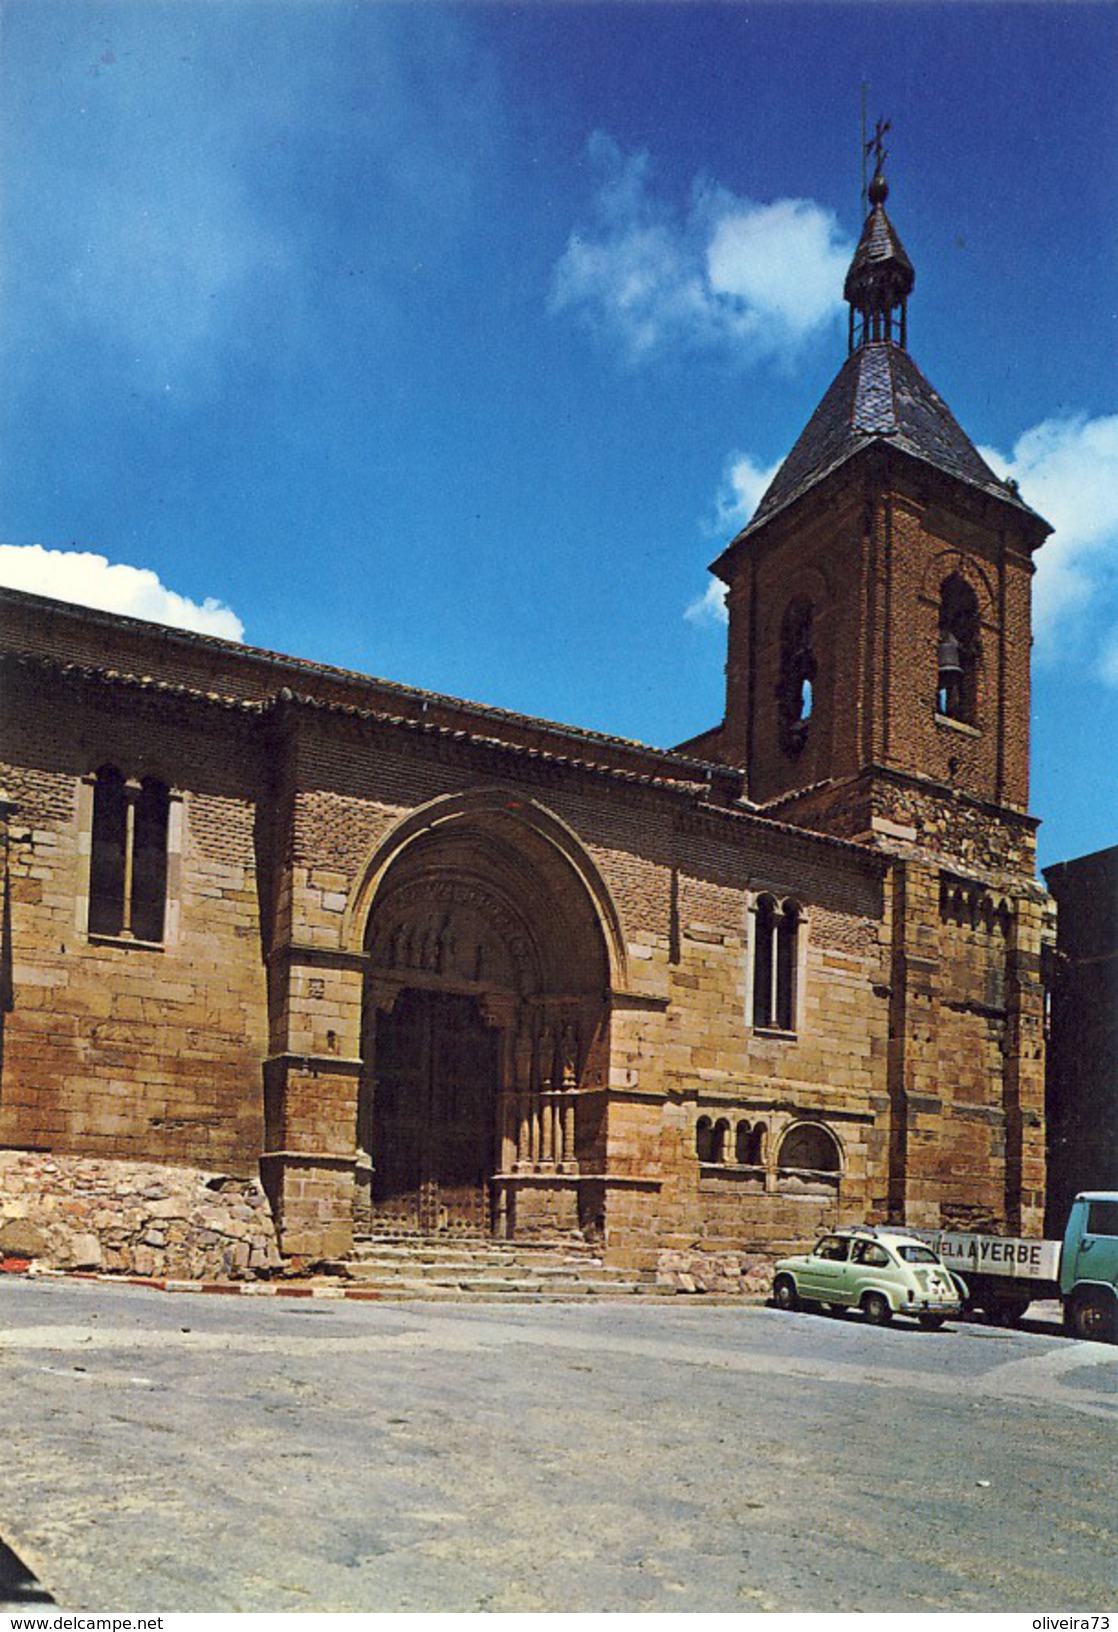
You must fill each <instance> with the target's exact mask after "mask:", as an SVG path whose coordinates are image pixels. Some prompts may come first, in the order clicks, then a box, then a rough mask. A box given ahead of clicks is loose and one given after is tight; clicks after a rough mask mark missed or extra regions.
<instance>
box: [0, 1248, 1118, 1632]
mask: <svg viewBox="0 0 1118 1632" xmlns="http://www.w3.org/2000/svg"><path fill="white" fill-rule="evenodd" d="M0 1408H2V1410H3V1421H4V1424H5V1430H6V1433H5V1439H6V1443H5V1447H4V1455H3V1459H2V1460H3V1472H2V1475H0V1537H2V1538H3V1541H4V1542H6V1543H7V1544H8V1546H9V1547H10V1548H11V1549H13V1550H14V1553H15V1554H16V1555H17V1556H18V1559H19V1560H22V1562H23V1564H24V1565H25V1566H26V1567H27V1569H28V1570H29V1571H31V1572H33V1573H34V1574H35V1575H36V1576H37V1577H38V1578H39V1581H40V1582H41V1583H42V1587H41V1590H42V1591H43V1592H49V1593H50V1594H51V1595H53V1597H54V1599H55V1600H56V1601H57V1602H58V1603H59V1604H60V1605H61V1606H63V1607H65V1608H69V1609H73V1610H82V1611H88V1612H102V1613H109V1612H116V1613H135V1614H145V1613H153V1614H154V1613H159V1612H160V1611H175V1610H209V1611H214V1610H411V1611H424V1610H452V1611H463V1610H486V1609H488V1610H582V1611H610V1610H644V1611H650V1610H660V1611H664V1610H667V1611H679V1610H715V1611H718V1610H721V1611H732V1610H739V1611H741V1610H745V1611H750V1610H785V1611H787V1610H840V1611H841V1610H892V1611H920V1610H1003V1611H1008V1610H1014V1611H1024V1612H1030V1613H1032V1614H1034V1615H1041V1614H1044V1613H1050V1612H1052V1611H1053V1610H1056V1609H1062V1610H1065V1611H1066V1610H1069V1609H1082V1610H1086V1611H1095V1612H1099V1611H1105V1610H1106V1609H1107V1608H1108V1607H1109V1608H1111V1609H1113V1607H1114V1605H1115V1603H1116V1602H1118V1591H1116V1586H1118V1577H1116V1566H1115V1548H1114V1518H1115V1473H1116V1471H1118V1458H1116V1455H1115V1447H1116V1429H1118V1350H1115V1349H1114V1348H1106V1347H1103V1346H1102V1345H1099V1344H1092V1343H1080V1342H1073V1341H1071V1340H1069V1339H1066V1338H1063V1337H1060V1336H1057V1335H1051V1336H1050V1335H1044V1334H1043V1330H1042V1329H1034V1330H1032V1331H1027V1332H1023V1333H1022V1332H1009V1331H1001V1330H995V1329H993V1328H988V1327H967V1326H958V1327H949V1328H948V1329H946V1330H945V1331H943V1332H938V1333H932V1332H923V1331H921V1330H919V1329H918V1328H916V1327H912V1326H907V1325H906V1324H905V1323H903V1322H899V1321H898V1322H897V1323H895V1325H893V1326H892V1327H889V1328H888V1329H884V1330H876V1329H871V1328H867V1327H866V1326H864V1325H863V1324H862V1322H861V1320H860V1319H859V1318H858V1317H854V1316H851V1317H848V1318H846V1319H843V1320H838V1319H828V1318H826V1317H823V1316H819V1315H809V1314H780V1313H778V1312H777V1311H775V1310H770V1309H759V1308H727V1307H720V1308H710V1307H706V1308H704V1307H703V1306H702V1305H701V1304H699V1303H697V1302H690V1301H686V1300H682V1299H679V1300H655V1301H652V1300H649V1301H647V1302H642V1301H638V1300H626V1301H618V1302H614V1301H609V1302H607V1301H595V1300H589V1301H588V1302H587V1303H585V1304H580V1305H574V1304H565V1305H534V1306H529V1307H513V1308H507V1307H502V1306H498V1305H493V1304H489V1305H485V1306H477V1305H472V1306H451V1307H446V1306H436V1305H430V1304H427V1305H424V1304H409V1305H393V1304H386V1303H372V1304H352V1303H340V1302H339V1303H333V1302H320V1301H317V1300H316V1301H314V1302H310V1301H296V1300H287V1299H267V1300H265V1299H260V1298H215V1297H212V1296H211V1297H207V1296H203V1295H199V1294H175V1295H171V1294H165V1293H158V1292H154V1291H148V1290H146V1289H142V1288H136V1287H132V1288H129V1287H114V1286H107V1285H105V1284H99V1283H82V1282H65V1281H51V1282H47V1281H24V1280H12V1281H8V1282H7V1283H6V1284H3V1285H0ZM29 1590H30V1589H29ZM23 1601H26V1599H24V1600H23Z"/></svg>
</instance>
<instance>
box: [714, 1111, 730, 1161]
mask: <svg viewBox="0 0 1118 1632" xmlns="http://www.w3.org/2000/svg"><path fill="white" fill-rule="evenodd" d="M729 1142H730V1124H729V1122H728V1121H727V1120H726V1118H725V1117H724V1116H720V1117H719V1119H718V1121H717V1122H716V1123H715V1124H714V1132H713V1136H712V1150H711V1158H710V1159H711V1161H712V1162H724V1161H725V1160H726V1149H727V1146H728V1144H729Z"/></svg>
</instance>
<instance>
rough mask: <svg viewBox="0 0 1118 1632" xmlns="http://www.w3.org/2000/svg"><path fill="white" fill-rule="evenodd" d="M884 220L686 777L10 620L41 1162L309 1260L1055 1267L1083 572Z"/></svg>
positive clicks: (39, 614)
mask: <svg viewBox="0 0 1118 1632" xmlns="http://www.w3.org/2000/svg"><path fill="white" fill-rule="evenodd" d="M886 195H887V189H886V187H885V183H884V179H883V178H882V177H881V176H880V174H879V175H877V176H875V178H874V181H873V184H872V186H871V190H870V203H871V209H870V213H869V216H868V217H867V220H866V223H865V228H864V231H863V235H862V239H861V242H860V244H859V247H858V250H857V252H856V255H855V258H854V262H853V264H852V266H851V269H850V274H849V276H848V278H847V284H846V291H845V292H846V297H847V300H848V302H849V304H850V310H851V330H850V349H849V355H848V357H847V360H846V362H845V363H844V365H843V367H842V369H841V370H840V372H839V375H838V376H837V378H836V380H835V382H834V384H833V385H832V386H831V388H830V390H829V391H828V392H827V394H826V396H825V397H824V399H823V401H822V402H821V403H820V405H819V407H818V409H817V410H816V412H815V414H814V415H813V416H812V417H811V419H810V420H809V422H808V424H807V427H806V429H805V431H804V433H803V435H802V436H801V438H800V439H799V441H798V442H797V444H796V446H795V447H794V448H793V450H792V451H791V453H790V454H789V457H788V459H787V460H786V462H785V464H784V465H783V466H782V468H781V470H780V471H779V473H778V475H777V476H776V478H775V480H774V482H773V484H772V486H771V487H770V489H769V491H768V493H767V494H766V495H765V497H764V499H763V500H762V502H761V504H760V506H759V508H758V510H757V512H756V514H755V516H754V517H753V519H752V520H751V522H750V523H749V524H748V526H747V527H746V528H745V529H744V530H743V531H742V533H740V534H739V535H738V537H737V538H735V539H734V540H733V541H732V542H731V543H730V545H729V546H728V548H727V549H726V550H725V551H724V552H723V554H722V555H721V556H720V557H719V559H718V561H716V562H715V564H714V568H713V570H714V572H715V573H716V574H717V575H718V576H719V577H720V578H721V579H722V581H723V582H724V583H725V584H726V586H727V605H728V609H729V656H728V663H727V671H726V673H727V700H726V712H725V718H724V720H723V722H722V723H721V724H720V725H719V726H717V727H716V728H714V729H713V730H711V731H709V732H707V733H705V734H704V735H702V736H701V737H697V738H695V739H694V740H693V741H692V742H690V743H687V744H684V745H683V746H682V747H680V748H678V749H676V750H673V751H670V752H669V751H660V750H656V749H652V748H649V747H646V746H643V745H641V744H637V743H633V742H629V741H626V740H623V739H620V738H614V737H609V736H605V735H601V734H597V733H593V732H587V731H580V730H577V729H573V728H568V727H564V726H559V725H556V724H552V723H549V722H546V721H541V720H536V719H531V718H528V717H524V716H519V715H516V714H512V713H509V712H506V711H502V710H497V709H489V708H484V707H480V706H478V705H474V704H468V703H464V702H461V701H458V700H455V699H452V698H447V697H442V696H437V695H434V694H431V693H426V692H422V691H419V690H415V689H412V688H409V687H406V686H401V685H395V684H391V683H388V682H385V681H381V680H376V679H371V678H369V677H366V676H362V675H358V674H354V673H350V672H346V671H342V670H338V669H334V668H331V667H328V666H326V665H322V664H316V663H312V662H307V661H303V660H299V659H295V658H288V657H282V656H277V655H276V654H273V653H269V652H265V651H259V650H255V649H252V648H249V647H244V646H240V645H237V644H235V643H231V642H225V641H220V640H217V639H213V638H210V637H206V636H201V635H192V634H186V633H183V632H180V631H175V630H171V629H164V628H161V627H157V626H154V625H151V624H146V623H141V622H138V621H135V620H129V619H126V618H121V617H117V616H114V615H110V614H107V613H99V612H94V611H88V610H83V609H80V608H77V607H73V606H68V605H64V604H62V603H58V602H54V601H49V600H45V599H40V598H37V597H34V596H29V595H25V594H21V593H17V592H14V591H4V592H2V595H0V604H2V609H3V610H2V635H3V639H2V646H3V655H2V661H3V668H4V676H3V706H2V711H0V727H2V739H3V740H2V747H0V761H2V769H0V777H2V778H3V790H4V797H3V801H2V802H0V842H2V844H3V848H4V855H5V870H4V903H3V926H2V934H3V947H2V949H0V950H2V959H3V1004H2V1012H0V1020H2V1024H3V1034H2V1055H0V1148H5V1149H7V1150H9V1151H20V1150H26V1151H40V1152H42V1151H47V1152H56V1153H61V1154H65V1155H67V1156H70V1157H75V1158H81V1157H89V1158H91V1159H92V1158H96V1159H98V1160H102V1161H105V1160H107V1161H113V1160H119V1161H128V1160H134V1161H143V1162H154V1163H166V1164H169V1165H174V1166H179V1167H197V1168H199V1169H205V1170H207V1171H211V1172H212V1171H216V1172H227V1173H230V1174H233V1175H241V1176H244V1177H251V1176H252V1175H254V1174H257V1173H259V1175H260V1177H261V1179H262V1181H263V1184H264V1186H265V1189H266V1191H267V1195H268V1198H269V1202H270V1204H271V1208H272V1212H273V1215H274V1218H275V1220H276V1225H277V1229H278V1232H279V1236H280V1241H281V1244H282V1246H283V1250H284V1251H285V1253H287V1254H288V1255H289V1256H290V1257H292V1258H293V1259H296V1260H302V1261H314V1260H317V1259H325V1258H339V1257H344V1256H345V1254H346V1253H347V1252H348V1251H349V1250H350V1249H351V1246H352V1243H353V1241H354V1239H355V1237H360V1236H362V1235H370V1234H375V1233H376V1232H378V1231H384V1230H393V1231H400V1230H403V1231H406V1232H414V1233H417V1234H443V1235H447V1234H450V1235H461V1236H467V1237H473V1236H478V1235H486V1234H491V1235H497V1236H500V1237H503V1238H511V1239H533V1238H536V1239H540V1238H562V1237H567V1238H574V1237H578V1238H581V1239H587V1240H590V1241H593V1242H597V1243H600V1244H601V1245H602V1247H603V1249H604V1251H605V1253H606V1257H607V1260H608V1261H611V1262H614V1263H617V1264H622V1265H630V1266H634V1267H647V1266H649V1265H651V1264H652V1263H654V1262H655V1258H656V1255H657V1253H658V1252H660V1251H661V1250H663V1249H664V1248H680V1247H687V1246H695V1245H699V1246H701V1247H703V1248H704V1249H706V1250H710V1251H714V1252H717V1251H719V1250H722V1249H725V1250H742V1249H745V1250H759V1251H764V1250H777V1249H780V1248H783V1247H786V1246H788V1245H789V1244H791V1243H795V1242H801V1241H803V1240H804V1239H808V1238H810V1237H811V1236H812V1235H813V1234H814V1232H815V1230H816V1228H817V1227H818V1226H819V1225H820V1224H822V1223H830V1222H834V1221H837V1220H840V1219H841V1220H850V1221H854V1220H861V1219H878V1220H884V1219H891V1220H906V1221H908V1222H910V1223H912V1224H930V1225H937V1224H953V1225H956V1226H960V1227H962V1226H967V1225H974V1226H977V1225H998V1226H1007V1227H1010V1228H1013V1229H1015V1230H1016V1229H1021V1230H1028V1229H1031V1228H1034V1227H1035V1228H1039V1227H1040V1224H1041V1221H1042V1218H1043V1209H1044V1059H1043V1050H1044V1039H1043V988H1042V985H1041V951H1042V942H1043V940H1044V938H1045V935H1046V933H1047V929H1046V924H1047V905H1048V903H1047V897H1046V896H1045V894H1044V892H1043V890H1042V889H1041V888H1040V887H1039V886H1038V885H1037V883H1036V880H1035V868H1034V831H1035V822H1034V820H1033V819H1032V818H1031V817H1030V816H1029V814H1028V810H1027V802H1028V722H1029V645H1030V631H1029V617H1030V614H1029V598H1030V579H1031V573H1032V554H1033V552H1034V551H1035V549H1036V548H1037V547H1038V546H1039V545H1040V543H1041V542H1042V541H1043V538H1044V537H1045V535H1046V533H1047V531H1048V529H1047V527H1046V525H1045V523H1044V522H1043V521H1042V520H1041V519H1040V518H1039V517H1038V516H1036V515H1035V514H1034V513H1033V512H1032V511H1031V510H1030V509H1029V508H1028V507H1027V506H1026V505H1025V504H1024V503H1023V501H1022V500H1021V498H1020V496H1019V495H1018V494H1017V492H1016V490H1015V489H1013V488H1012V487H1010V486H1007V485H1005V484H1003V483H1002V482H1000V481H999V480H998V479H997V477H995V476H994V474H993V473H992V472H991V471H990V470H989V469H988V467H987V466H986V465H985V464H984V463H983V461H982V460H981V459H980V457H979V455H978V454H977V452H976V451H975V449H974V448H973V446H972V445H971V443H970V442H969V440H968V439H967V437H966V436H965V434H964V432H963V431H962V430H961V429H960V427H959V426H958V425H957V423H956V422H955V420H954V419H953V417H952V416H951V414H950V412H949V411H948V409H947V408H946V406H945V404H944V403H943V402H942V400H941V399H940V398H939V397H938V395H937V394H936V393H935V391H934V390H933V389H932V387H931V386H930V385H929V384H928V383H927V381H926V380H925V379H924V377H923V375H922V374H921V373H920V372H919V370H918V369H917V367H916V365H915V363H914V362H913V360H912V358H911V357H910V355H909V353H908V350H907V332H906V322H905V318H906V311H907V300H908V296H909V293H910V292H911V288H912V282H913V274H912V268H911V264H910V263H909V261H908V257H907V256H906V254H905V252H904V250H903V247H902V246H901V244H900V240H899V239H898V237H897V235H896V232H895V230H894V228H893V226H892V223H891V221H890V219H889V217H888V215H887V214H886V211H885V200H886Z"/></svg>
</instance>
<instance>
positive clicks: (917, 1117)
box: [705, 125, 1051, 1228]
mask: <svg viewBox="0 0 1118 1632" xmlns="http://www.w3.org/2000/svg"><path fill="white" fill-rule="evenodd" d="M886 128H887V127H886ZM882 134H883V128H882V127H881V126H880V125H879V127H878V135H877V137H876V139H875V141H874V142H873V143H871V144H870V148H871V149H872V150H873V151H874V152H875V154H876V167H875V173H874V176H873V180H872V182H871V184H870V187H869V195H868V196H869V204H870V211H869V214H868V216H867V217H866V221H865V225H864V227H863V229H862V235H861V239H860V241H859V243H858V247H857V249H856V251H855V254H854V258H853V261H852V262H851V265H850V270H849V272H848V273H847V277H846V282H845V285H844V291H843V292H844V295H845V298H846V301H847V302H848V304H849V307H850V326H849V354H848V356H847V359H846V361H845V363H844V364H843V366H842V368H841V369H840V370H839V373H838V375H837V377H836V378H835V380H834V382H833V383H832V385H831V386H830V388H829V389H828V391H827V392H826V394H825V395H824V397H823V400H822V401H821V402H820V404H819V406H818V408H817V409H816V410H815V413H814V414H813V415H812V416H811V418H810V420H809V421H808V423H807V426H806V428H805V429H804V431H803V433H802V435H801V436H800V438H799V440H798V441H797V442H796V444H795V446H794V447H793V448H792V451H791V453H790V454H789V455H788V457H787V459H786V460H785V461H784V463H783V465H782V466H781V467H780V470H779V471H778V472H777V475H776V476H775V478H774V479H773V481H772V483H771V485H770V487H769V488H768V490H767V492H766V493H765V495H764V497H763V498H762V500H761V502H760V504H759V505H758V507H757V511H756V513H755V514H754V516H753V517H752V519H751V520H750V522H749V523H748V524H747V526H746V527H745V528H744V529H743V530H742V531H741V532H740V533H739V534H738V535H737V537H736V538H734V539H733V540H732V541H731V543H730V544H729V545H728V546H727V548H726V549H725V550H724V551H723V553H722V554H721V555H720V556H719V558H718V559H717V561H715V562H714V564H713V566H712V568H711V570H712V571H713V572H714V573H715V574H716V575H717V576H718V577H719V578H721V579H722V580H723V582H724V583H725V584H726V585H727V591H728V593H727V607H728V611H729V652H728V662H727V668H726V675H727V693H726V716H725V721H724V724H723V726H722V728H721V731H719V732H717V733H712V734H711V736H710V737H709V738H707V739H706V740H705V747H706V751H708V752H710V753H712V754H717V755H718V756H719V757H720V758H724V759H725V760H726V761H728V762H729V763H731V764H734V765H737V766H741V767H742V768H743V769H744V771H745V777H746V782H745V791H746V795H747V797H748V798H749V799H750V801H752V802H753V803H754V804H755V805H757V806H759V807H760V808H761V810H763V811H764V812H766V813H768V814H772V815H773V816H775V817H778V818H779V819H780V820H782V821H786V822H790V823H794V824H797V825H802V826H805V827H810V828H814V829H816V830H818V831H821V832H826V833H831V834H834V835H835V836H838V837H842V838H845V839H851V840H855V841H858V842H861V843H865V844H870V845H873V846H874V847H875V848H879V849H885V850H887V851H889V852H890V853H891V854H892V855H893V856H894V857H895V858H896V859H895V865H894V867H893V869H892V873H891V901H890V903H889V909H888V910H889V916H890V922H891V945H890V947H889V949H888V951H887V952H886V953H885V954H884V956H885V959H886V961H887V963H888V968H887V969H884V970H883V978H884V983H885V984H886V985H887V987H888V990H889V994H890V1003H891V1017H890V1018H891V1024H890V1042H889V1060H888V1087H889V1100H890V1134H889V1142H890V1162H889V1176H888V1184H887V1186H884V1185H883V1194H882V1195H881V1197H880V1198H878V1199H879V1201H880V1204H881V1210H882V1212H883V1213H888V1214H889V1215H891V1216H893V1217H894V1218H898V1217H899V1218H907V1219H908V1221H909V1222H912V1223H920V1222H927V1223H932V1224H938V1223H941V1222H950V1223H954V1224H956V1225H957V1226H960V1227H962V1226H966V1225H968V1224H970V1225H974V1226H977V1225H979V1224H980V1223H990V1224H995V1223H996V1224H997V1225H999V1226H1001V1227H1007V1226H1008V1227H1014V1228H1024V1227H1026V1226H1029V1225H1035V1226H1036V1227H1038V1228H1039V1226H1040V1223H1041V1219H1042V1207H1043V1188H1044V1128H1043V1107H1044V1094H1043V1038H1042V1025H1041V1021H1042V1011H1043V993H1042V988H1041V985H1040V951H1041V937H1042V925H1043V922H1044V916H1045V907H1046V897H1045V896H1044V894H1043V891H1042V890H1041V889H1040V888H1039V887H1038V885H1037V884H1036V882H1035V845H1034V835H1035V827H1036V823H1035V821H1034V820H1033V819H1032V818H1030V817H1029V816H1028V814H1027V801H1028V758H1029V648H1030V644H1031V636H1030V585H1031V579H1032V573H1033V563H1032V556H1033V552H1034V551H1035V550H1036V549H1037V548H1038V547H1039V545H1040V544H1041V543H1042V542H1043V541H1044V539H1045V537H1046V536H1047V534H1048V533H1049V532H1050V530H1051V529H1050V528H1049V527H1048V525H1047V523H1046V522H1044V521H1043V520H1042V518H1041V517H1040V516H1038V515H1037V514H1036V513H1035V512H1034V511H1033V510H1031V509H1030V508H1029V507H1028V505H1026V504H1025V503H1024V502H1023V500H1022V499H1021V498H1020V496H1019V495H1018V493H1017V490H1016V487H1015V485H1014V484H1012V483H1006V482H1004V481H1001V480H999V478H998V477H997V476H996V475H995V474H994V472H993V471H992V470H991V469H990V468H989V466H988V465H987V464H986V463H985V461H984V460H983V459H982V458H981V456H980V455H979V453H978V452H977V450H976V449H975V447H974V446H973V444H972V443H971V441H970V440H969V438H968V437H967V435H966V433H965V432H964V431H963V430H962V429H961V427H960V426H959V424H958V423H957V421H956V420H955V418H954V417H953V415H952V414H951V412H950V410H949V409H948V407H947V405H946V403H945V402H944V401H943V399H942V398H941V397H940V396H939V395H938V394H937V392H936V391H935V390H934V389H933V388H932V386H931V385H930V384H929V383H928V381H927V380H926V379H925V378H924V376H923V374H922V373H921V372H920V370H919V369H918V368H917V366H916V364H915V362H914V361H913V360H912V358H911V356H910V355H909V352H908V320H907V310H908V300H909V296H910V295H911V293H912V290H913V286H914V284H915V273H914V270H913V266H912V262H911V261H910V260H909V257H908V255H907V254H906V253H905V249H904V246H903V245H902V243H901V240H900V238H899V236H898V234H897V232H896V229H895V228H894V226H893V223H892V221H891V220H890V219H889V216H888V214H887V213H886V209H885V203H886V199H887V197H888V193H889V189H888V185H887V183H886V180H885V176H884V174H883V169H882V166H883V161H884V158H885V154H884V151H883V147H882V140H881V138H882ZM886 1190H887V1193H884V1192H885V1191H886Z"/></svg>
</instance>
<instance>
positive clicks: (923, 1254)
mask: <svg viewBox="0 0 1118 1632" xmlns="http://www.w3.org/2000/svg"><path fill="white" fill-rule="evenodd" d="M897 1251H898V1252H899V1253H900V1255H901V1257H902V1258H903V1259H904V1261H905V1263H906V1264H938V1263H939V1259H938V1258H937V1257H936V1255H935V1253H934V1252H933V1251H932V1250H931V1248H930V1247H918V1246H917V1245H916V1244H915V1242H912V1241H909V1242H906V1244H905V1245H904V1246H903V1247H898V1248H897Z"/></svg>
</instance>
